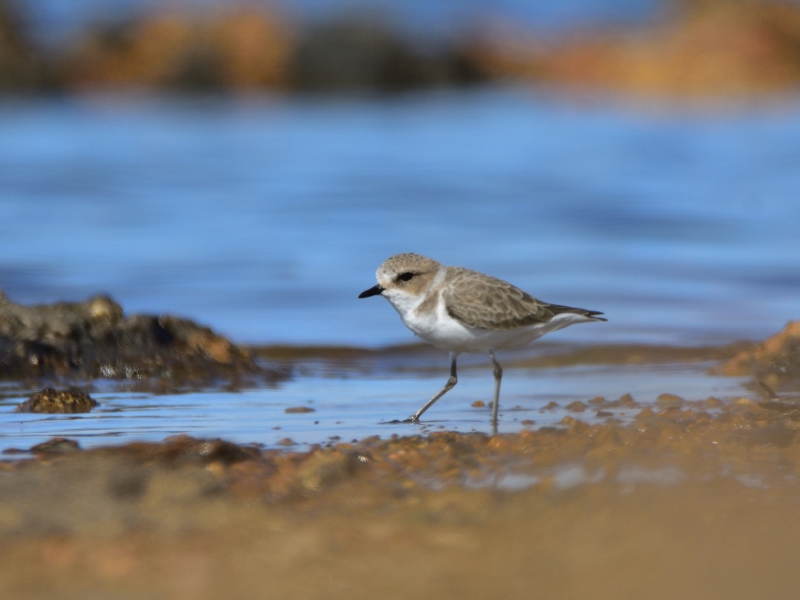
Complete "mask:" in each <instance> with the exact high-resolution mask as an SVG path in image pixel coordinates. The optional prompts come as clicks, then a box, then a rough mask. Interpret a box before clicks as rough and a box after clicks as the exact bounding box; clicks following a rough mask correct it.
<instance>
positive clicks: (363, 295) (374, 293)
mask: <svg viewBox="0 0 800 600" xmlns="http://www.w3.org/2000/svg"><path fill="white" fill-rule="evenodd" d="M382 291H383V288H382V287H381V286H380V284H378V285H376V286H374V287H371V288H369V289H368V290H364V291H363V292H361V293H360V294H359V295H358V297H359V298H369V297H370V296H377V295H378V294H380V293H381V292H382Z"/></svg>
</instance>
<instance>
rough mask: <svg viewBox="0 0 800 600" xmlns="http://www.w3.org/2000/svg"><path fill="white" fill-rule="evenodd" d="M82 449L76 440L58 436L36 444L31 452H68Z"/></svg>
mask: <svg viewBox="0 0 800 600" xmlns="http://www.w3.org/2000/svg"><path fill="white" fill-rule="evenodd" d="M80 449H81V447H80V446H79V445H78V442H76V441H75V440H70V439H68V438H60V437H58V438H52V439H50V440H47V441H46V442H42V443H41V444H36V445H35V446H33V447H32V448H31V452H33V453H34V454H39V453H66V452H75V451H76V450H80Z"/></svg>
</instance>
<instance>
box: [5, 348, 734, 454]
mask: <svg viewBox="0 0 800 600" xmlns="http://www.w3.org/2000/svg"><path fill="white" fill-rule="evenodd" d="M707 368H708V365H707V364H699V365H692V366H686V365H660V366H635V367H633V366H625V367H619V366H615V367H607V366H599V367H598V366H576V367H566V368H559V369H506V373H505V375H504V378H503V390H502V395H501V402H500V423H499V431H500V432H501V433H508V432H517V431H520V429H522V428H526V427H528V428H530V427H533V428H539V427H542V426H552V425H556V424H558V423H559V422H560V421H561V420H562V419H563V418H564V416H566V415H568V414H569V415H571V416H573V417H576V418H580V419H581V420H583V421H586V422H589V423H592V422H597V421H604V420H605V419H606V418H608V417H606V416H603V417H597V416H596V413H597V408H594V409H593V408H592V406H591V405H589V407H588V408H587V409H586V411H584V412H581V413H574V412H568V411H567V409H566V406H567V405H568V404H569V403H571V402H574V401H576V400H580V401H583V402H584V403H588V402H589V401H590V400H591V399H592V398H594V397H595V396H597V395H598V394H599V393H602V394H604V395H605V397H606V399H607V400H616V399H617V398H619V397H620V396H622V395H623V394H626V393H630V394H632V395H633V396H634V398H635V399H636V400H637V401H639V402H641V403H652V402H654V401H655V399H656V397H657V396H658V395H659V394H661V393H663V392H670V393H674V394H678V395H682V396H683V397H685V399H687V400H701V399H705V398H707V397H708V396H714V397H717V398H720V399H722V400H725V399H731V398H734V397H737V396H741V395H742V394H743V393H744V390H743V388H742V387H741V383H742V382H743V379H742V378H731V377H713V376H710V375H707V374H706V370H707ZM446 375H447V366H446V364H444V363H443V364H442V369H441V373H436V372H432V371H406V372H397V371H394V372H382V373H374V374H365V373H364V372H363V371H351V372H347V371H342V370H341V369H337V370H336V371H335V372H334V371H328V370H326V369H319V368H315V369H313V370H312V371H307V372H306V374H305V375H303V376H300V377H297V378H295V379H293V380H291V381H288V382H285V383H282V384H279V385H277V386H275V387H273V388H262V389H252V390H244V391H240V392H226V391H220V390H208V391H199V392H190V393H184V394H172V395H160V396H153V395H149V394H137V393H119V392H105V393H104V392H95V393H93V394H92V396H93V397H94V398H95V399H96V400H97V401H98V402H99V403H100V406H99V407H98V408H96V409H95V410H94V411H92V412H91V413H87V414H78V415H46V414H20V413H16V412H13V411H14V408H15V406H16V405H17V404H18V403H20V402H22V401H23V400H24V399H25V397H26V392H24V391H20V392H15V391H10V390H7V391H6V392H5V393H4V394H3V396H4V398H3V400H2V401H0V452H2V451H3V450H6V449H9V448H18V449H27V448H30V447H31V446H33V445H35V444H38V443H40V442H43V441H45V440H47V439H49V438H51V437H69V438H71V439H75V440H77V441H78V442H79V443H80V444H81V446H83V447H86V448H89V447H93V446H98V445H108V444H118V443H125V442H130V441H134V440H149V441H160V440H162V439H164V438H165V437H167V436H170V435H176V434H188V435H191V436H195V437H221V438H223V439H226V440H230V441H234V442H237V443H257V444H264V445H265V446H267V447H282V444H281V442H282V441H284V440H286V439H287V438H288V439H289V440H291V441H292V442H294V444H293V445H291V446H289V445H287V446H285V447H293V448H295V449H301V450H302V449H306V448H308V446H309V445H310V444H316V443H323V444H324V443H326V442H331V441H338V440H342V441H350V440H353V439H363V438H365V437H370V436H373V435H379V436H380V437H382V438H387V437H390V436H391V435H393V434H398V435H414V434H424V433H427V432H430V431H437V430H439V429H445V428H446V429H447V430H449V431H460V432H470V431H479V432H484V433H490V432H491V423H490V413H491V409H490V408H489V407H488V403H489V401H490V400H491V394H492V390H493V379H492V374H491V369H490V368H489V365H488V364H487V365H475V366H474V367H469V368H466V369H461V372H460V373H459V382H458V385H457V386H456V387H455V388H454V389H453V390H452V391H451V392H449V393H448V394H447V395H446V396H444V397H443V398H442V399H441V400H439V402H437V403H436V404H435V405H434V406H433V407H432V408H431V409H430V410H429V411H428V412H427V413H426V415H425V417H424V418H423V422H422V423H421V424H418V425H414V424H402V423H401V424H392V423H389V421H391V420H394V419H404V418H406V417H407V416H409V415H410V414H412V413H413V412H414V411H416V410H417V409H418V408H419V407H420V406H421V405H422V404H423V403H424V402H425V401H426V400H427V399H428V398H429V397H430V396H432V395H433V393H434V392H435V391H437V390H438V389H439V388H440V387H441V386H442V385H443V384H444V381H445V379H446ZM100 387H102V382H100ZM31 391H33V390H31ZM17 394H18V395H17ZM476 400H483V401H484V403H485V404H486V405H487V406H485V407H482V408H475V407H473V406H472V403H473V402H474V401H476ZM552 401H555V402H557V403H558V404H559V408H558V409H548V410H545V409H544V407H545V405H547V404H548V403H549V402H552ZM299 406H304V407H309V408H313V409H314V412H308V413H299V414H298V413H286V412H285V410H286V409H287V408H291V407H299ZM604 410H610V412H612V413H613V418H616V419H622V420H623V421H625V420H627V419H629V418H631V417H632V416H633V415H635V414H636V413H637V412H639V411H640V410H641V407H638V408H630V409H624V408H616V409H604ZM531 421H532V422H531ZM284 443H285V442H284ZM7 457H10V458H18V457H20V455H19V454H11V455H7Z"/></svg>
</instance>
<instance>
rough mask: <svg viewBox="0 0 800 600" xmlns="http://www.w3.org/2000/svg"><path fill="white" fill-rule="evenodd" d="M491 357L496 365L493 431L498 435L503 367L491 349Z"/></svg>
mask: <svg viewBox="0 0 800 600" xmlns="http://www.w3.org/2000/svg"><path fill="white" fill-rule="evenodd" d="M489 357H490V358H491V359H492V364H493V365H494V371H493V372H494V402H493V403H492V433H493V434H495V435H497V411H498V409H499V407H500V381H501V380H502V379H503V367H501V366H500V363H499V362H497V358H495V355H494V352H492V351H491V350H489Z"/></svg>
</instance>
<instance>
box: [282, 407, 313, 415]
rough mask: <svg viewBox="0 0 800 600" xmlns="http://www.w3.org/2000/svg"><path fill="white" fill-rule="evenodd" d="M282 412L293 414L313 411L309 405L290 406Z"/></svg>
mask: <svg viewBox="0 0 800 600" xmlns="http://www.w3.org/2000/svg"><path fill="white" fill-rule="evenodd" d="M283 412H285V413H288V414H295V413H312V412H315V410H314V409H313V408H311V407H310V406H290V407H289V408H287V409H286V410H284V411H283Z"/></svg>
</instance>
